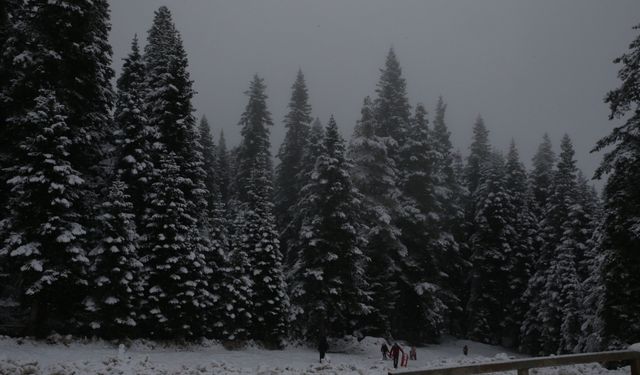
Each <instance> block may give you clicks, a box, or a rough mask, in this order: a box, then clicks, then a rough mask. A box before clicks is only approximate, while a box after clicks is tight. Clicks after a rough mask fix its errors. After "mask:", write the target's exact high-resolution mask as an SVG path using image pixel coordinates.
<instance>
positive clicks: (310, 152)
mask: <svg viewBox="0 0 640 375" xmlns="http://www.w3.org/2000/svg"><path fill="white" fill-rule="evenodd" d="M323 142H324V128H323V127H322V123H321V122H320V119H319V118H316V119H315V120H314V121H313V123H312V124H311V129H310V130H309V139H308V140H307V143H306V145H305V148H304V151H303V153H302V162H301V167H300V172H299V175H298V176H297V177H296V181H297V182H298V186H297V187H298V189H303V188H304V187H305V186H307V184H309V183H310V182H311V180H312V176H313V171H314V169H315V166H316V161H317V160H318V158H319V157H320V154H322V151H323Z"/></svg>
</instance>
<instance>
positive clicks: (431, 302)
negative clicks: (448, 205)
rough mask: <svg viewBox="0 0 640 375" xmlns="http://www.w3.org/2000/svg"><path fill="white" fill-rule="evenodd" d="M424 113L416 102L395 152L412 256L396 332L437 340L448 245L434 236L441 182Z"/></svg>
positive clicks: (443, 308) (442, 312)
mask: <svg viewBox="0 0 640 375" xmlns="http://www.w3.org/2000/svg"><path fill="white" fill-rule="evenodd" d="M426 115H427V112H426V110H425V108H424V107H423V106H422V105H421V104H418V106H416V112H415V117H414V119H413V121H412V123H411V125H410V126H409V127H408V128H407V129H406V140H405V142H404V143H403V145H402V147H401V148H400V155H399V156H400V161H401V164H400V170H401V171H402V177H401V183H400V187H401V189H402V193H403V194H402V197H401V204H402V212H404V215H403V216H402V217H401V218H400V219H399V224H398V225H399V227H400V228H402V243H403V244H404V246H406V248H407V250H408V257H410V259H411V261H410V262H408V264H407V269H406V270H405V272H404V275H403V276H404V277H405V278H406V279H407V280H408V282H409V283H410V285H411V287H412V288H410V289H408V288H407V289H404V290H403V291H402V292H403V293H402V294H401V295H400V301H401V302H400V304H399V306H398V315H404V316H403V317H402V318H401V319H399V324H400V326H399V327H397V328H396V331H397V332H398V334H399V335H402V336H403V337H407V338H408V339H409V340H410V341H411V342H425V341H434V340H437V338H438V337H439V336H440V333H441V331H442V328H443V324H444V320H445V318H444V316H445V314H446V306H445V304H444V302H443V295H444V294H445V293H446V291H444V290H442V287H441V284H442V280H441V279H442V277H441V276H442V274H441V272H440V269H441V264H440V261H441V260H445V259H446V256H445V254H446V253H447V250H448V249H446V248H444V247H443V246H442V245H443V243H441V242H439V237H438V236H439V234H440V229H441V224H440V220H441V218H442V217H441V216H440V214H441V212H438V211H439V210H438V208H436V197H435V191H436V190H437V189H439V188H440V186H437V185H436V179H435V178H434V177H435V176H434V159H435V155H434V153H435V152H434V149H433V148H434V147H433V144H432V140H431V138H430V134H429V133H430V132H429V128H428V120H427V118H426ZM417 327H419V328H417Z"/></svg>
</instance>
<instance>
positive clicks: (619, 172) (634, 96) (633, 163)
mask: <svg viewBox="0 0 640 375" xmlns="http://www.w3.org/2000/svg"><path fill="white" fill-rule="evenodd" d="M634 30H640V25H637V26H635V27H634ZM614 62H615V63H616V64H621V67H620V70H619V71H618V78H619V79H620V81H621V84H620V86H619V87H618V88H616V89H614V90H612V91H610V92H609V93H608V94H607V96H606V100H605V101H606V102H607V103H608V104H609V108H610V109H611V115H610V116H609V117H610V119H611V120H613V119H624V124H622V125H620V126H617V127H615V128H614V129H613V131H612V132H611V134H609V135H608V136H606V137H604V138H602V139H601V140H600V141H598V143H597V145H596V147H595V151H601V150H603V149H605V148H607V147H613V149H611V150H610V151H609V152H607V153H606V154H605V156H604V158H603V161H602V164H601V165H600V168H599V169H598V170H597V172H596V177H598V178H601V177H602V176H603V175H605V174H608V176H609V177H608V179H607V184H606V186H605V189H604V225H603V235H602V240H601V243H600V245H599V247H600V248H601V249H602V251H603V252H604V253H605V254H606V255H605V256H604V262H603V265H602V281H603V284H604V292H603V297H602V305H601V308H600V311H599V312H598V318H599V320H600V322H601V326H602V327H601V336H602V346H603V349H604V348H608V349H613V348H624V347H626V345H627V344H631V343H634V342H638V341H640V325H638V324H637V323H636V322H639V321H640V289H638V285H640V273H639V272H638V270H639V269H640V252H639V251H638V249H640V219H639V218H640V190H639V189H638V181H640V151H639V150H638V134H640V116H638V113H639V111H640V106H638V104H639V103H640V100H639V99H638V98H639V95H640V81H639V80H638V78H639V77H640V74H639V72H640V36H638V37H636V39H634V40H633V42H632V43H631V44H630V46H629V51H628V52H627V53H625V54H623V55H622V56H621V57H619V58H617V59H616V60H614ZM630 322H633V323H631V324H630Z"/></svg>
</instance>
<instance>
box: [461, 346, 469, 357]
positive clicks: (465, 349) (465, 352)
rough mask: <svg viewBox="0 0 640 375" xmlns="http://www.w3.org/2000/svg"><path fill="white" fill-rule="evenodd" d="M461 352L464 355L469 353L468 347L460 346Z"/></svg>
mask: <svg viewBox="0 0 640 375" xmlns="http://www.w3.org/2000/svg"><path fill="white" fill-rule="evenodd" d="M462 353H463V354H464V355H467V354H469V347H468V346H466V345H465V346H464V348H462Z"/></svg>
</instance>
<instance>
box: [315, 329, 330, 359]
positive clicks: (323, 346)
mask: <svg viewBox="0 0 640 375" xmlns="http://www.w3.org/2000/svg"><path fill="white" fill-rule="evenodd" d="M327 350H329V343H328V342H327V338H326V337H325V336H320V341H319V342H318V351H319V352H320V363H322V360H323V359H324V355H325V354H326V353H327Z"/></svg>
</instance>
